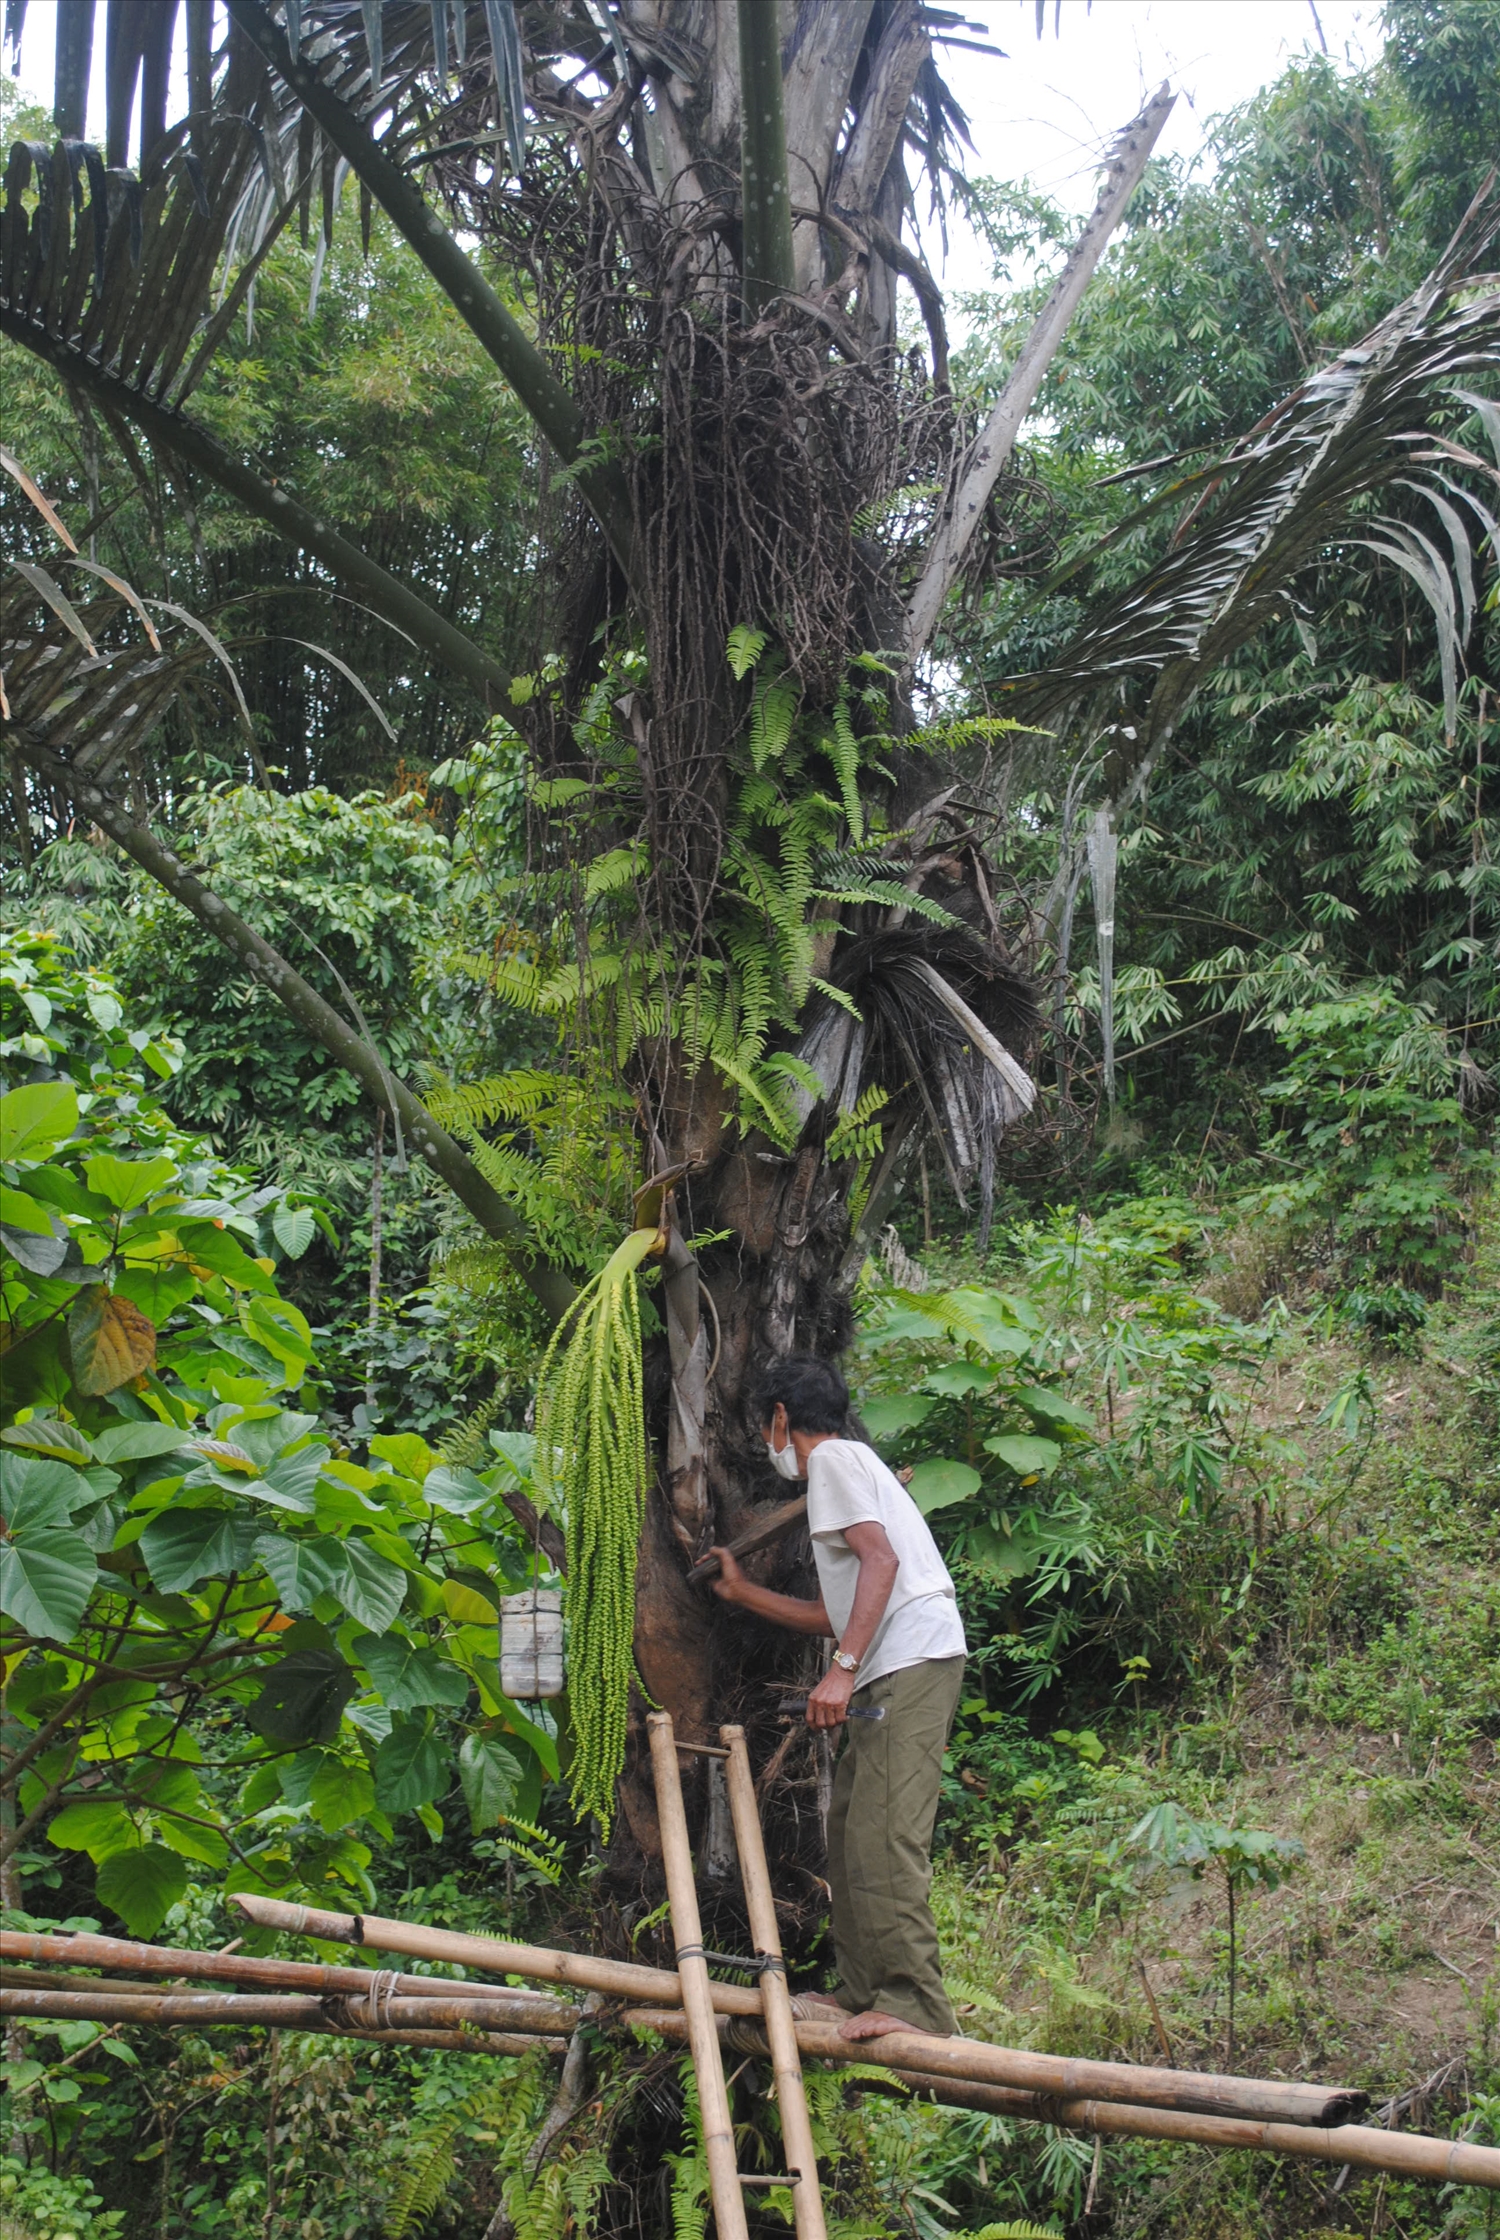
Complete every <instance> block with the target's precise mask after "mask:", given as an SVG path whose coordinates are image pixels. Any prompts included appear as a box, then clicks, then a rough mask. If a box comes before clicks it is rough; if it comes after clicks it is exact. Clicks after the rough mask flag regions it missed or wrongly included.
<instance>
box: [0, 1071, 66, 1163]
mask: <svg viewBox="0 0 1500 2240" xmlns="http://www.w3.org/2000/svg"><path fill="white" fill-rule="evenodd" d="M77 1125H78V1098H77V1096H76V1094H75V1093H74V1091H73V1089H72V1087H71V1086H70V1085H69V1083H67V1082H66V1081H34V1082H30V1083H28V1085H27V1086H26V1087H25V1088H24V1089H12V1090H10V1091H9V1092H8V1094H7V1095H5V1096H3V1097H0V1159H41V1158H45V1156H46V1154H47V1153H48V1152H49V1151H50V1150H51V1149H52V1148H53V1146H54V1145H55V1144H59V1143H65V1142H66V1141H67V1139H68V1137H69V1136H70V1135H71V1134H72V1133H73V1130H74V1129H75V1128H76V1127H77Z"/></svg>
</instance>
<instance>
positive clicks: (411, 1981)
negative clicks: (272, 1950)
mask: <svg viewBox="0 0 1500 2240" xmlns="http://www.w3.org/2000/svg"><path fill="white" fill-rule="evenodd" d="M18 1960H52V1961H58V1960H61V1961H65V1962H67V1963H68V1964H69V1965H70V1966H73V1967H82V1968H91V1967H98V1968H120V1969H128V1970H129V1971H130V1972H131V1973H132V1974H135V1975H147V1976H191V1977H194V1978H196V1979H198V1980H199V1981H204V1982H210V1983H214V1982H221V1983H249V1984H259V1985H261V1986H262V1987H263V1988H264V1989H266V1990H267V1991H271V1990H276V1991H322V1992H348V1993H351V1994H353V1995H355V1996H358V1995H359V1994H361V1993H364V1994H368V1993H369V1992H371V1991H372V1990H374V1989H375V1988H376V1973H375V1971H374V1970H373V1969H370V1968H325V1967H319V1966H318V1965H317V1964H316V1963H314V1962H311V1961H307V1960H259V1959H255V1958H253V1957H252V1956H251V1954H249V1953H248V1952H185V1951H179V1950H177V1949H176V1948H174V1947H173V1946H171V1945H159V1944H132V1943H131V1942H130V1941H129V1939H128V1938H125V1937H90V1936H73V1937H68V1936H41V1935H37V1934H34V1933H32V1932H29V1931H23V1930H17V1929H5V1930H0V1963H4V1964H10V1963H14V1962H15V1961H18ZM24 1980H25V1982H27V1983H29V1984H30V1985H32V1987H33V1988H37V1989H40V1988H41V1987H42V1985H41V1978H40V1977H39V1976H37V1975H35V1974H28V1975H27V1976H26V1977H25V1979H24ZM53 1980H54V1982H55V1988H56V1989H58V1990H70V1989H71V1990H78V1991H81V1990H84V1989H92V1988H94V1986H92V1985H85V1984H83V1983H81V1982H79V1981H78V1980H77V1979H76V1978H70V1977H65V1976H60V1977H57V1978H55V1979H53ZM379 1980H380V1988H381V1989H382V1990H383V1991H388V1992H391V1993H393V1994H394V1995H395V1996H396V1997H398V1998H408V1999H489V2000H492V2001H493V2000H496V1999H504V2000H508V2001H510V2002H512V2003H519V2005H520V2006H523V2007H526V2006H529V2007H532V2008H534V2009H536V2010H537V2012H538V2013H539V2014H545V2016H546V2018H547V2020H546V2027H547V2028H548V2029H551V2030H571V2029H572V2027H573V2024H574V2022H575V2021H576V2019H577V2009H576V2007H574V2006H572V2005H571V2004H570V2003H569V2002H568V2001H567V2000H564V1999H544V1998H543V1997H542V1996H541V1994H540V1993H539V1992H535V1991H517V1990H513V1989H512V1988H511V1987H510V1986H509V1985H508V1984H497V1983H465V1982H464V1981H463V1980H462V1979H457V1980H455V1979H454V1978H453V1977H451V1976H404V1975H396V1976H391V1975H381V1977H380V1979H379ZM99 1988H101V1989H104V1988H108V1989H116V1988H117V1989H120V1990H122V1991H128V1990H131V1989H133V1988H139V1989H140V1990H142V1991H145V1990H148V1989H149V1988H150V1987H149V1985H146V1984H142V1985H140V1986H138V1987H136V1986H131V1985H129V1984H121V1985H118V1986H114V1985H110V1986H104V1985H101V1986H99Z"/></svg>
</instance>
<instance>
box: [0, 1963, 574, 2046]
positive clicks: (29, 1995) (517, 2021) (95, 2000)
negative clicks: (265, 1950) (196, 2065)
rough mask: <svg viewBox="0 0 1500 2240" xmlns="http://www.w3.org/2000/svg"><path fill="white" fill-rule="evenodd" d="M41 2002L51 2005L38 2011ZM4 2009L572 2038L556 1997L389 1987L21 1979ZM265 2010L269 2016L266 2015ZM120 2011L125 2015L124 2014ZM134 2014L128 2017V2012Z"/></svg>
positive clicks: (4, 1991) (1, 1992)
mask: <svg viewBox="0 0 1500 2240" xmlns="http://www.w3.org/2000/svg"><path fill="white" fill-rule="evenodd" d="M38 2000H41V2001H43V2002H49V2001H50V2004H44V2005H42V2006H38V2005H37V2004H36V2002H37V2001H38ZM0 2002H3V2003H4V2004H3V2007H0V2011H3V2012H8V2013H14V2014H31V2013H47V2014H57V2015H68V2014H83V2013H84V2011H85V2007H87V2009H88V2010H89V2011H90V2012H92V2011H93V2010H95V2009H100V2010H102V2009H103V2008H105V2007H108V2008H109V2010H110V2011H109V2013H108V2015H107V2016H106V2017H105V2019H106V2020H107V2021H110V2022H123V2021H125V2020H127V2019H128V2014H133V2013H144V2012H145V2010H146V2007H147V2006H148V2005H150V2007H151V2011H152V2014H153V2016H154V2018H155V2019H156V2020H158V2021H160V2022H194V2021H199V2020H202V2021H221V2020H222V2021H226V2022H244V2023H254V2024H259V2025H263V2026H264V2027H265V2028H266V2029H277V2030H296V2029H300V2028H301V2026H302V2021H303V2019H316V2017H318V2016H319V2015H321V2016H322V2017H323V2018H324V2019H325V2021H329V2022H333V2023H338V2024H341V2025H342V2024H347V2025H348V2027H349V2028H350V2029H354V2030H400V2029H404V2028H406V2027H412V2028H416V2029H425V2030H464V2029H470V2028H472V2029H475V2030H521V2031H524V2032H525V2033H526V2035H527V2036H528V2037H554V2038H556V2040H557V2042H558V2044H559V2045H561V2043H562V2040H563V2036H564V2035H565V2033H564V2032H562V2031H559V2030H558V2028H557V2024H556V2022H555V2020H554V2019H553V2017H552V2016H551V2014H550V2013H549V2012H548V2009H550V2007H551V2006H552V2004H553V2002H552V2001H551V2000H550V1999H546V2000H543V1999H538V2000H526V2001H523V2002H520V2003H517V2002H514V2001H512V2000H508V1999H431V1998H426V1997H424V1998H420V1999H402V1998H387V1997H386V1996H385V1994H384V1991H383V1989H381V1990H378V1991H376V1992H375V1993H374V1994H373V1995H372V1996H370V1997H368V1998H363V1999H352V1998H350V1997H349V1996H348V1995H347V1994H340V1995H338V1996H336V1997H334V1998H332V1999H318V1998H313V1997H309V1996H308V1995H306V1994H303V1993H297V1992H271V1993H265V1992H259V1991H151V1990H142V1989H138V1988H137V1987H136V1986H134V1985H132V1986H131V1987H130V1988H129V1989H128V1990H119V1989H115V1990H104V1989H99V1990H96V1989H94V1988H93V1986H92V1985H91V1986H89V1987H88V1988H87V1989H82V1988H80V1989H78V1990H76V1991H56V1990H42V1989H38V1990H32V1988H31V1987H30V1986H29V1985H27V1984H22V1983H20V1982H18V1981H17V1979H16V1978H15V1976H11V1977H10V1978H9V1980H8V1981H7V1982H6V1983H5V1984H4V1985H3V1986H0ZM262 2009H264V2012H262V2011H261V2010H262ZM117 2010H118V2011H117ZM127 2010H128V2012H127Z"/></svg>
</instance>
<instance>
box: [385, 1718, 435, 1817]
mask: <svg viewBox="0 0 1500 2240" xmlns="http://www.w3.org/2000/svg"><path fill="white" fill-rule="evenodd" d="M447 1782H448V1753H447V1752H446V1750H444V1748H443V1746H442V1744H441V1743H440V1742H439V1741H438V1740H437V1738H436V1736H435V1735H433V1734H431V1733H429V1731H428V1728H427V1722H426V1721H425V1720H423V1719H400V1720H398V1721H397V1722H396V1724H395V1726H393V1727H392V1729H391V1731H390V1733H389V1734H388V1735H387V1736H386V1738H385V1740H384V1742H382V1744H381V1745H380V1748H379V1749H378V1750H377V1751H376V1753H375V1801H376V1803H377V1804H378V1805H379V1806H380V1809H381V1811H382V1812H415V1811H416V1810H417V1808H418V1806H419V1805H424V1804H431V1803H432V1800H433V1798H434V1797H436V1796H437V1795H439V1794H440V1792H441V1791H442V1790H443V1789H444V1788H445V1787H446V1786H447Z"/></svg>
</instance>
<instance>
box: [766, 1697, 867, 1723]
mask: <svg viewBox="0 0 1500 2240" xmlns="http://www.w3.org/2000/svg"><path fill="white" fill-rule="evenodd" d="M777 1709H778V1710H780V1711H805V1710H806V1709H807V1698H806V1696H783V1697H782V1699H781V1702H780V1703H779V1704H778V1705H777ZM844 1717H845V1718H846V1719H883V1718H884V1717H885V1705H884V1704H883V1703H851V1704H850V1706H849V1708H848V1710H847V1711H846V1712H845V1713H844Z"/></svg>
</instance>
